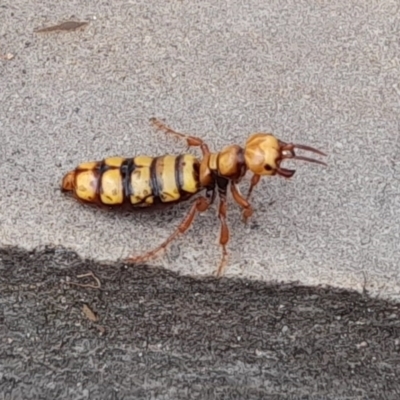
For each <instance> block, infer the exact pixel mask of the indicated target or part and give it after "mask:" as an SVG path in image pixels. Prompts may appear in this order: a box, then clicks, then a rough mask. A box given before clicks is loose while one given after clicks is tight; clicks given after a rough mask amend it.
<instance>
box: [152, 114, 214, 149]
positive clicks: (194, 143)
mask: <svg viewBox="0 0 400 400" xmlns="http://www.w3.org/2000/svg"><path fill="white" fill-rule="evenodd" d="M150 123H151V124H152V125H153V126H154V127H155V128H156V129H159V130H161V131H163V132H164V133H167V134H169V135H172V136H174V137H175V138H178V139H181V140H186V143H187V145H188V147H200V149H201V151H202V153H203V156H205V155H207V154H209V153H210V150H209V148H208V146H207V145H206V144H205V143H204V142H203V140H202V139H200V138H198V137H195V136H190V135H186V134H184V133H179V132H176V131H174V130H173V129H171V128H170V127H168V126H167V125H165V124H164V123H163V122H161V121H160V120H158V119H157V118H150Z"/></svg>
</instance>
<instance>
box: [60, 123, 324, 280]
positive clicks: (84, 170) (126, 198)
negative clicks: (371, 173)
mask: <svg viewBox="0 0 400 400" xmlns="http://www.w3.org/2000/svg"><path fill="white" fill-rule="evenodd" d="M151 122H152V123H153V125H154V126H155V127H156V128H157V129H159V130H162V131H163V132H164V133H166V134H169V135H172V136H174V137H176V138H179V139H180V140H185V141H186V143H187V145H188V147H198V148H199V149H200V150H201V153H202V158H196V157H195V156H193V155H191V154H180V155H164V156H159V157H149V156H136V157H134V158H121V157H112V158H106V159H104V160H103V161H94V162H88V163H83V164H81V165H79V166H78V167H77V168H76V169H75V170H74V171H71V172H68V173H67V174H66V175H65V176H64V179H63V182H62V190H63V191H65V192H72V194H73V195H74V197H75V198H77V199H78V200H80V201H82V202H86V203H93V204H97V205H105V206H109V207H116V206H120V205H123V204H125V205H129V206H130V207H132V208H148V207H152V206H155V205H157V204H174V203H178V202H181V201H184V200H188V199H190V198H191V197H192V196H193V195H195V194H200V193H201V192H205V193H204V194H203V195H200V196H199V197H197V198H196V199H195V200H194V202H193V203H192V205H191V207H190V209H189V212H188V214H187V215H186V216H185V218H184V219H183V220H182V222H181V223H180V224H179V226H178V227H177V229H176V230H175V231H174V232H172V234H171V235H170V236H169V237H168V238H167V239H166V240H165V241H164V242H163V243H161V244H160V245H159V246H158V247H156V248H154V249H152V250H150V251H149V252H148V253H146V254H142V255H139V256H135V257H130V258H129V259H128V260H126V261H127V262H129V263H138V262H145V261H147V260H149V259H150V258H151V257H153V256H155V255H157V254H158V253H159V252H160V251H161V250H163V249H165V248H166V247H167V246H168V244H169V243H171V241H173V240H174V239H175V238H176V237H177V236H178V235H179V234H183V233H185V232H186V231H187V230H188V229H189V227H190V226H191V224H192V223H193V221H194V219H195V217H196V215H197V214H198V213H200V212H204V211H206V210H207V209H208V208H209V206H210V205H211V204H212V203H213V202H214V200H215V198H216V195H217V194H218V197H219V206H218V217H219V220H220V228H221V229H220V240H219V243H220V245H221V248H222V259H221V262H220V265H219V267H218V270H217V275H218V276H221V275H222V274H223V271H224V269H225V265H226V260H227V255H228V253H227V249H226V245H227V243H228V241H229V229H228V225H227V221H226V219H227V209H228V206H227V195H228V190H229V189H230V191H231V194H232V197H233V199H234V201H235V202H236V203H237V204H238V205H239V206H240V207H241V208H242V209H243V214H242V215H243V220H244V221H245V222H246V221H247V219H248V218H249V217H250V216H251V215H252V214H253V208H252V206H251V204H250V202H249V199H250V195H251V193H252V191H253V189H254V188H255V186H256V185H257V184H258V183H259V181H260V178H261V177H262V176H274V175H280V176H282V177H284V178H291V177H292V176H293V175H294V173H295V171H294V170H290V169H286V168H283V167H282V166H281V164H282V162H283V161H284V160H286V159H293V160H303V161H308V162H313V163H318V164H322V165H326V164H325V163H324V162H322V161H319V160H314V159H311V158H308V157H304V156H297V155H296V153H295V150H296V151H297V150H298V149H299V150H306V151H311V152H314V153H317V154H319V155H325V154H324V153H322V152H321V151H319V150H316V149H314V148H312V147H309V146H305V145H297V144H293V143H285V142H283V141H281V140H279V139H277V138H276V137H275V136H274V135H272V134H270V133H255V134H253V135H251V136H250V137H249V138H248V140H247V142H246V143H245V146H244V147H241V146H239V145H235V144H234V145H230V146H227V147H225V148H224V149H222V150H221V151H219V152H210V150H209V148H208V145H207V144H206V143H204V141H203V140H202V139H200V138H197V137H194V136H190V135H185V134H183V133H179V132H176V131H174V130H172V129H171V128H169V127H167V126H166V125H164V124H163V123H162V122H160V121H158V120H156V119H155V118H152V119H151ZM248 171H250V172H251V173H252V174H253V176H252V178H251V182H250V186H249V189H248V192H247V196H246V197H244V196H243V195H242V194H241V193H240V190H239V186H238V185H239V183H240V182H241V180H242V179H243V177H244V176H245V175H246V173H247V172H248Z"/></svg>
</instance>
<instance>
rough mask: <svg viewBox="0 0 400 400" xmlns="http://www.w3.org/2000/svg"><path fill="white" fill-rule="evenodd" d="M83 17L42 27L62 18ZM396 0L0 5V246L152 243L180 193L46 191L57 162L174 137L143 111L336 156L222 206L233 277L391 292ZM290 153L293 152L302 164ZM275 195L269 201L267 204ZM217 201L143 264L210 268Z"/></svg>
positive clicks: (398, 224)
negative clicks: (149, 199)
mask: <svg viewBox="0 0 400 400" xmlns="http://www.w3.org/2000/svg"><path fill="white" fill-rule="evenodd" d="M70 19H74V20H86V21H89V25H88V26H87V27H86V29H83V30H81V31H79V32H60V33H51V34H50V33H48V34H37V33H34V30H35V29H36V28H39V27H43V26H49V25H52V24H56V23H59V22H63V21H66V20H70ZM397 27H398V2H396V1H366V2H359V3H357V4H356V3H354V4H352V3H350V4H349V3H348V2H345V1H339V2H335V3H331V2H318V3H309V2H306V1H293V0H292V1H273V2H261V1H254V0H252V1H249V2H246V4H244V3H243V2H241V1H233V0H232V1H227V2H196V3H195V2H189V1H170V2H156V1H136V2H132V3H126V2H120V1H114V2H111V3H110V2H106V1H98V2H89V1H79V2H78V1H76V0H74V1H71V2H58V3H54V2H50V1H47V0H45V1H43V2H41V3H38V4H32V3H30V2H17V3H15V2H11V1H9V0H5V1H3V2H2V5H1V23H0V53H1V54H2V55H7V54H12V55H13V57H12V58H10V57H2V58H1V59H0V104H1V110H0V146H1V147H0V186H1V188H2V189H1V191H2V194H1V196H0V245H1V246H5V245H13V246H18V247H20V248H23V249H33V248H41V247H42V246H47V245H53V246H58V245H62V246H65V247H67V248H70V249H72V250H74V251H76V252H77V253H78V254H79V255H81V256H82V257H87V258H92V259H94V260H97V261H102V260H109V261H115V260H118V259H121V258H124V257H126V256H128V255H130V254H138V253H141V252H143V251H146V250H147V249H148V248H149V246H151V245H154V244H156V243H159V242H161V241H162V240H163V239H164V238H166V237H167V235H168V234H169V233H170V231H171V230H172V229H174V228H175V227H176V226H177V225H178V224H179V221H180V219H181V218H182V217H183V215H184V213H185V210H186V208H185V207H184V206H182V207H178V208H177V209H176V210H175V211H168V212H163V213H159V214H154V215H152V216H149V215H148V214H143V215H137V214H130V215H129V214H123V215H122V216H121V215H114V214H109V213H104V212H102V211H98V210H92V209H87V208H82V207H81V206H80V205H78V204H76V203H75V202H73V201H71V200H70V199H67V198H65V197H64V196H62V194H61V193H60V192H59V191H58V190H57V188H58V187H59V184H60V180H61V178H62V176H63V174H64V173H65V172H67V171H68V170H69V169H71V168H73V167H74V166H75V165H76V164H78V163H80V162H81V161H86V160H92V159H101V158H103V157H105V156H111V155H123V156H132V155H137V154H149V155H157V154H164V153H168V152H180V151H184V150H185V146H184V145H183V144H182V145H180V144H179V143H177V142H175V141H174V140H170V139H168V138H166V137H164V136H162V135H160V134H158V133H155V132H154V131H153V130H152V128H151V127H150V125H149V123H148V120H149V118H150V117H153V116H155V117H159V118H162V119H164V120H165V121H166V122H167V123H168V124H169V125H171V126H172V127H173V128H175V129H176V130H180V131H183V132H189V133H191V134H193V135H197V136H200V137H202V138H204V139H205V140H207V142H208V144H209V145H210V147H211V148H213V149H220V148H221V147H222V146H223V145H225V144H230V143H238V144H243V143H244V141H245V140H246V137H247V136H248V134H250V133H252V132H255V131H272V132H274V133H275V134H276V135H277V136H279V137H280V138H282V139H283V140H285V141H295V142H301V143H305V144H309V145H313V146H316V147H318V148H320V149H322V150H324V151H326V152H327V153H328V154H329V157H328V159H327V161H328V163H329V167H328V168H322V167H319V166H315V165H306V164H305V163H298V164H299V165H298V166H297V174H296V175H295V177H294V178H293V180H292V181H290V182H289V181H284V180H283V179H280V178H274V179H266V180H264V181H263V183H262V184H260V186H259V187H258V188H257V190H256V192H255V194H254V196H253V205H254V207H255V210H256V212H255V215H254V218H253V220H252V223H251V224H250V225H249V226H248V227H244V226H243V225H242V223H241V221H240V210H239V209H238V208H237V207H236V205H234V204H233V203H231V204H232V206H231V207H230V208H229V210H228V214H229V226H230V229H231V233H232V235H231V241H230V243H229V253H230V260H229V266H228V270H227V274H228V276H243V277H248V278H256V279H261V280H265V281H275V280H277V281H283V282H289V281H293V280H297V281H300V282H302V283H304V284H311V285H316V284H332V285H334V286H339V287H345V288H354V289H361V288H362V287H363V285H365V287H366V288H367V289H368V290H369V291H371V292H372V293H375V294H379V295H382V296H389V297H392V298H394V297H397V298H398V297H399V289H400V276H399V261H400V251H399V249H400V245H399V235H400V196H399V193H400V185H399V179H398V174H399V172H400V159H399V154H400V139H399V117H398V116H399V112H400V101H399V100H400V99H399V94H400V86H399V82H400V69H399V54H400V52H399V50H400V49H399V43H400V42H399V41H398V30H397ZM300 164H301V165H300ZM271 203H273V204H271ZM218 232H219V222H218V220H217V219H216V218H215V212H214V211H213V210H211V211H210V212H208V213H207V214H206V215H204V216H202V217H199V218H198V220H197V223H196V224H195V225H194V226H193V228H192V229H191V230H190V231H189V232H188V234H187V235H186V236H185V237H184V238H181V239H179V240H178V241H177V242H176V243H175V244H174V245H173V246H172V247H171V249H170V251H169V252H168V253H167V254H166V255H165V257H163V258H161V259H157V260H154V261H153V262H152V263H151V264H152V265H159V266H164V267H165V268H168V269H170V270H173V271H176V272H180V273H183V274H190V275H208V274H211V273H213V272H214V270H215V268H216V266H217V264H218V262H219V259H220V249H219V247H218V245H217V244H216V241H217V237H218Z"/></svg>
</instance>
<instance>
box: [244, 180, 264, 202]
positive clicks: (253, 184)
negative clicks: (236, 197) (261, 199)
mask: <svg viewBox="0 0 400 400" xmlns="http://www.w3.org/2000/svg"><path fill="white" fill-rule="evenodd" d="M260 178H261V176H260V175H256V174H254V175H253V176H252V178H251V182H250V187H249V191H248V192H247V196H246V200H249V199H250V196H251V193H252V191H253V189H254V188H255V187H256V186H257V185H258V182H260Z"/></svg>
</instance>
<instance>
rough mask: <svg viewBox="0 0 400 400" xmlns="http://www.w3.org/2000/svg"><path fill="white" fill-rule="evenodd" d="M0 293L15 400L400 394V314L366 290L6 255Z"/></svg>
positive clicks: (61, 254) (6, 376)
mask: <svg viewBox="0 0 400 400" xmlns="http://www.w3.org/2000/svg"><path fill="white" fill-rule="evenodd" d="M89 270H90V271H92V272H93V273H94V274H95V275H96V276H97V277H98V278H99V279H100V280H101V285H102V286H101V288H100V290H95V289H90V288H79V287H74V286H70V285H68V284H66V282H74V281H76V280H77V278H76V275H79V274H83V273H86V272H88V271H89ZM80 282H81V283H92V280H89V279H88V280H83V279H82V280H81V281H80ZM0 293H1V306H0V341H1V342H0V393H1V394H2V398H5V399H24V400H29V399H35V400H36V399H115V400H117V399H158V400H161V399H163V400H164V399H171V400H172V399H173V400H177V399H185V400H186V399H316V400H317V399H318V400H322V399H324V400H325V399H334V400H337V399H383V398H384V399H389V400H395V399H398V398H399V396H400V382H399V379H398V376H399V374H400V362H399V351H400V318H399V317H400V305H399V304H393V303H391V302H389V301H385V300H382V299H371V298H368V297H367V296H366V295H363V294H360V293H358V292H347V291H345V290H343V289H331V288H327V289H323V288H317V287H301V286H300V287H295V286H293V285H289V284H288V285H276V284H269V283H265V282H261V281H258V282H257V281H245V280H238V279H229V278H223V279H222V280H219V281H218V280H216V279H214V278H207V279H193V278H190V277H182V276H179V275H176V274H175V273H173V272H168V271H167V270H166V269H158V268H153V267H151V268H148V267H138V268H128V269H125V268H123V267H122V266H121V265H119V266H118V267H116V266H115V265H96V264H95V263H94V262H93V261H90V260H81V259H80V258H79V257H78V256H77V255H76V254H74V253H67V252H65V251H63V250H61V251H59V250H56V251H54V250H51V249H50V250H49V249H47V250H44V251H40V252H39V251H34V252H31V253H26V252H24V251H21V250H18V249H7V250H5V249H3V250H0ZM84 306H86V307H89V309H91V310H92V311H93V312H94V313H95V315H96V316H97V321H91V320H89V319H88V318H87V317H86V316H85V314H84V313H83V307H84Z"/></svg>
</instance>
